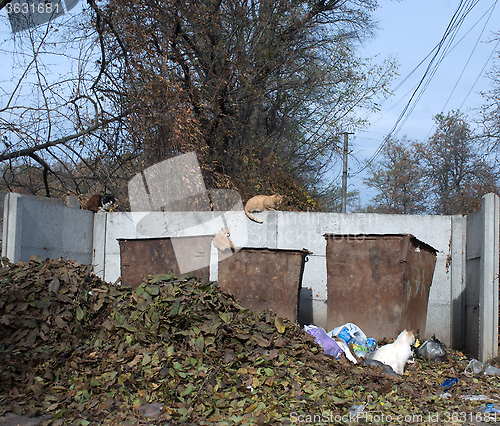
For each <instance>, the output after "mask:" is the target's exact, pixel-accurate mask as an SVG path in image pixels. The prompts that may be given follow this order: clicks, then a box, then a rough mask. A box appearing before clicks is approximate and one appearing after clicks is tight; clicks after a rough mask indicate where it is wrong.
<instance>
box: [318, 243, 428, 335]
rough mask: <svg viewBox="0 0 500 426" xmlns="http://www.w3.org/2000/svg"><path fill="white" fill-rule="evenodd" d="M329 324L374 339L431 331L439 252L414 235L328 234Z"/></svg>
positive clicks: (329, 327) (331, 326) (331, 327)
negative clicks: (355, 327)
mask: <svg viewBox="0 0 500 426" xmlns="http://www.w3.org/2000/svg"><path fill="white" fill-rule="evenodd" d="M325 238H326V240H327V247H326V262H327V292H328V301H327V310H328V311H327V325H328V329H329V330H331V329H333V328H335V327H337V326H339V325H342V324H344V323H347V322H352V323H355V324H356V325H358V326H359V327H360V328H361V329H362V330H363V332H364V333H365V334H366V335H367V336H370V337H374V338H376V339H382V338H384V337H387V338H389V337H395V336H397V335H398V334H399V333H400V332H401V330H403V329H405V328H406V329H407V330H413V331H414V333H417V332H419V331H420V333H424V332H425V322H426V317H427V303H428V299H429V291H430V286H431V283H432V277H433V274H434V267H435V264H436V250H435V249H434V248H432V247H431V246H429V245H428V244H425V243H423V242H422V241H419V240H417V239H416V238H415V237H414V236H412V235H334V234H326V235H325Z"/></svg>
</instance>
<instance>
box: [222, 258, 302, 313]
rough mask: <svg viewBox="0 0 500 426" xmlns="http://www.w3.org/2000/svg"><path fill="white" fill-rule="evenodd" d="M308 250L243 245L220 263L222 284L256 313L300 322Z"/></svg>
mask: <svg viewBox="0 0 500 426" xmlns="http://www.w3.org/2000/svg"><path fill="white" fill-rule="evenodd" d="M308 253H309V252H308V251H306V250H279V249H261V248H242V249H240V250H239V251H237V252H236V253H234V254H233V255H232V256H230V257H228V258H226V259H224V260H222V261H221V262H219V281H218V282H219V287H220V288H221V289H223V290H226V291H228V292H229V293H231V294H233V295H234V296H235V298H236V299H237V300H238V301H239V302H240V303H241V305H242V306H243V307H245V308H247V309H251V310H253V311H256V312H260V311H263V310H265V309H272V310H273V311H274V312H276V313H277V314H278V315H279V316H281V317H283V318H288V319H289V320H291V321H293V322H297V314H298V305H299V293H300V288H301V286H302V275H303V272H304V264H305V261H306V256H307V254H308Z"/></svg>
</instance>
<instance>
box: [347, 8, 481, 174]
mask: <svg viewBox="0 0 500 426" xmlns="http://www.w3.org/2000/svg"><path fill="white" fill-rule="evenodd" d="M478 2H479V0H473V1H470V0H469V1H466V0H461V1H460V4H459V5H458V7H457V9H456V11H455V12H454V14H453V16H452V18H451V20H450V22H449V24H448V26H447V28H446V30H445V32H444V34H443V36H442V38H441V40H440V41H439V43H438V44H437V46H436V47H435V48H434V49H433V50H432V51H431V53H432V52H434V51H435V53H434V55H433V56H432V59H431V60H430V62H429V64H428V65H427V68H426V70H425V72H424V75H423V76H422V78H421V79H420V81H419V83H418V84H417V87H416V88H415V90H414V91H413V93H412V95H411V97H410V99H409V100H408V102H407V103H406V105H405V107H404V108H403V110H402V111H401V113H400V115H399V117H398V119H397V120H396V123H395V124H394V126H393V127H392V129H391V131H390V132H389V134H388V135H387V136H386V137H385V138H384V140H383V141H382V143H381V144H380V145H379V147H378V148H377V149H376V150H375V152H374V153H373V155H372V156H371V157H370V158H369V159H368V160H367V161H366V163H365V165H364V166H363V167H361V168H360V169H358V170H356V171H355V172H353V173H352V174H351V175H350V176H351V177H354V176H357V175H358V174H360V173H361V172H362V171H363V170H365V169H366V168H368V167H369V166H370V165H371V164H372V163H373V161H374V160H375V159H376V158H377V157H378V156H379V155H380V153H381V152H382V149H383V148H384V146H385V144H386V143H387V141H388V140H389V139H390V138H391V136H392V135H393V134H394V133H397V131H399V129H400V128H401V127H402V126H403V125H404V123H405V122H406V120H407V119H408V117H409V116H410V115H411V113H412V112H413V110H414V109H415V106H416V104H417V103H418V102H419V101H420V99H421V97H422V95H423V93H424V92H425V90H426V89H427V87H428V86H429V83H430V81H431V80H432V78H433V77H434V75H435V73H436V71H437V69H438V67H439V65H440V64H441V62H442V61H443V59H444V57H445V56H446V54H447V53H448V52H449V50H450V46H451V44H452V43H453V40H454V39H455V37H456V35H457V32H458V30H459V29H460V27H461V26H462V24H463V22H464V20H465V18H466V17H467V15H468V14H469V13H470V12H471V10H472V9H473V8H474V7H475V6H476V5H477V4H478ZM428 56H429V55H428ZM419 66H420V65H419Z"/></svg>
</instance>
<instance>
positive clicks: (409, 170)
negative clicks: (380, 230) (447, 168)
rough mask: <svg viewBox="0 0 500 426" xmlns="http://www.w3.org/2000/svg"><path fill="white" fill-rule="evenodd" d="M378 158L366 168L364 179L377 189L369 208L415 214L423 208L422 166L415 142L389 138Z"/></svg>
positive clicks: (424, 206)
mask: <svg viewBox="0 0 500 426" xmlns="http://www.w3.org/2000/svg"><path fill="white" fill-rule="evenodd" d="M382 156H383V158H382V160H381V161H379V162H378V163H377V164H376V165H375V166H374V167H372V168H371V169H370V176H369V177H368V178H366V179H364V183H365V184H366V185H367V186H368V187H371V188H374V189H375V190H376V191H377V195H376V196H375V197H374V198H373V199H372V203H373V204H372V206H371V208H370V211H372V212H377V213H402V214H418V213H424V212H425V211H426V191H425V185H424V183H425V180H424V170H423V169H422V167H421V165H420V159H419V156H418V152H417V150H416V147H415V144H412V143H411V142H409V141H401V140H395V139H390V140H388V141H387V143H386V144H385V146H384V149H383V151H382Z"/></svg>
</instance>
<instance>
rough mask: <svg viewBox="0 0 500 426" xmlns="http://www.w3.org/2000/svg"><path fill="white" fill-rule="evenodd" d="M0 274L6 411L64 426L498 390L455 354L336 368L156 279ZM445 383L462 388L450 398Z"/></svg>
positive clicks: (247, 418)
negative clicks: (389, 370) (401, 369)
mask: <svg viewBox="0 0 500 426" xmlns="http://www.w3.org/2000/svg"><path fill="white" fill-rule="evenodd" d="M3 266H4V267H3V268H2V269H1V270H0V336H1V338H2V342H3V343H2V344H1V347H0V349H1V351H0V363H1V367H0V386H1V388H0V389H1V394H0V407H1V411H0V413H3V412H8V411H13V412H16V413H19V414H21V413H25V414H29V415H37V414H47V413H49V414H51V415H52V416H53V418H52V420H51V422H50V424H54V425H56V424H65V423H67V424H69V423H71V424H81V425H86V424H103V423H106V424H120V425H126V424H169V423H171V424H177V423H179V422H191V423H194V424H200V425H201V424H217V423H218V422H225V423H224V424H256V423H260V424H264V423H269V424H286V423H290V422H291V421H293V420H294V417H295V419H297V418H298V416H307V415H315V414H316V415H321V414H322V413H329V415H331V416H343V415H346V414H347V413H348V411H349V408H350V407H351V406H352V405H354V404H364V410H365V412H368V413H370V412H371V413H386V414H387V413H391V414H394V413H398V414H404V413H422V410H427V411H428V412H434V411H436V410H438V409H441V410H448V411H450V410H452V409H454V410H461V411H465V410H471V407H470V404H473V402H470V401H464V400H463V399H461V398H460V395H462V394H464V393H469V394H471V393H483V394H484V393H489V394H490V395H493V394H494V393H496V392H498V390H495V389H494V388H493V387H492V386H494V385H486V380H484V381H483V379H482V378H468V377H465V376H464V375H463V374H462V371H463V368H464V367H465V364H466V360H465V359H464V357H461V358H460V355H459V354H457V353H453V354H452V356H450V357H449V358H450V359H449V362H447V363H434V364H432V363H427V362H416V363H414V364H411V365H410V366H409V368H408V373H407V374H405V376H403V377H398V378H393V377H390V376H387V375H385V374H383V373H382V371H381V370H380V369H377V368H373V367H372V368H362V367H359V366H352V365H351V364H350V363H349V362H348V361H346V360H341V361H335V360H333V359H332V358H331V357H328V356H326V355H324V354H323V353H322V350H321V349H320V348H319V347H318V346H317V345H316V344H315V343H314V339H313V338H312V337H311V336H309V335H308V334H307V333H305V332H303V331H302V329H301V328H300V327H299V326H297V325H295V324H292V323H290V322H289V321H288V320H286V319H281V318H279V317H276V316H275V314H274V313H272V312H264V313H261V314H255V313H253V312H250V311H248V310H245V309H242V308H241V307H240V306H239V305H238V304H237V303H236V302H235V301H234V299H233V298H232V296H229V295H227V294H224V293H221V292H220V291H219V290H218V289H217V287H213V286H212V285H211V284H204V285H200V284H198V283H197V282H196V281H195V280H193V279H183V280H178V279H176V278H175V277H174V276H171V275H165V276H159V277H155V278H152V279H150V280H149V282H147V283H144V284H142V285H141V286H140V287H139V288H138V289H136V290H132V289H130V288H121V287H115V286H113V285H109V284H106V283H104V282H102V281H101V280H99V279H98V278H96V277H95V276H93V275H92V274H90V272H89V270H88V269H87V268H86V267H84V266H80V265H78V264H76V263H74V262H66V261H63V260H47V261H44V262H41V261H40V260H39V259H36V258H33V259H32V260H31V261H30V262H29V263H21V264H19V265H12V264H9V263H7V262H6V261H5V260H4V262H3ZM448 377H458V383H457V384H456V385H454V386H453V387H452V388H451V389H449V390H448V393H449V397H448V398H444V397H441V396H440V395H441V394H442V393H443V391H442V388H440V386H439V384H440V383H441V382H442V381H443V380H444V379H445V378H448ZM476 404H477V403H476ZM301 418H304V419H306V417H301Z"/></svg>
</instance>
